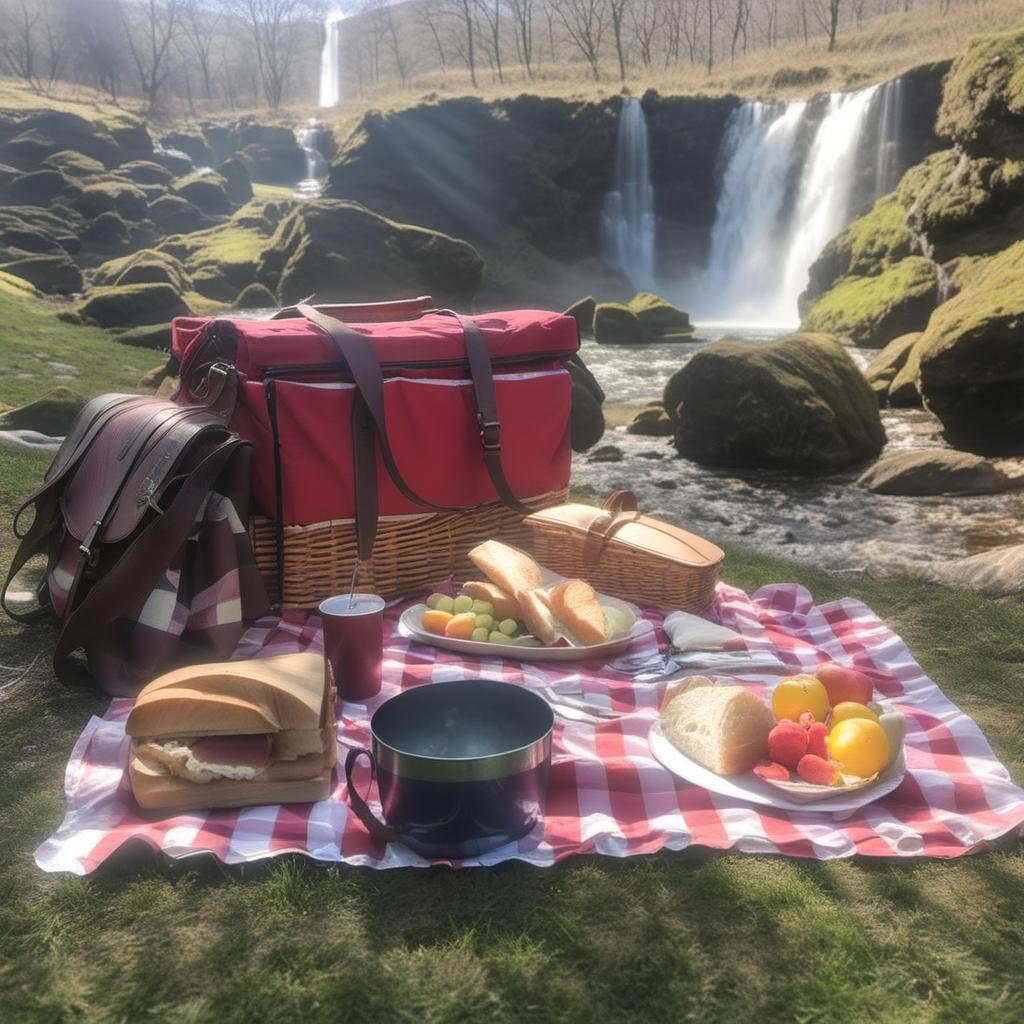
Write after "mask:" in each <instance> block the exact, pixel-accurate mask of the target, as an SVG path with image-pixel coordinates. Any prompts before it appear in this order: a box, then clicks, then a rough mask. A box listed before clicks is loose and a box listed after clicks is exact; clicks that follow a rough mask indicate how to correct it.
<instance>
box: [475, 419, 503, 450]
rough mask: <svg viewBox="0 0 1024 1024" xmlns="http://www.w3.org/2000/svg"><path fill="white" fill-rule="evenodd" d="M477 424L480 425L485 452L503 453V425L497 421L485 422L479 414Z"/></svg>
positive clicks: (481, 440)
mask: <svg viewBox="0 0 1024 1024" xmlns="http://www.w3.org/2000/svg"><path fill="white" fill-rule="evenodd" d="M477 422H478V423H479V424H480V443H481V444H482V445H483V446H484V450H485V451H489V452H497V451H501V424H500V423H499V422H498V421H497V420H485V419H484V418H483V416H481V415H479V414H477Z"/></svg>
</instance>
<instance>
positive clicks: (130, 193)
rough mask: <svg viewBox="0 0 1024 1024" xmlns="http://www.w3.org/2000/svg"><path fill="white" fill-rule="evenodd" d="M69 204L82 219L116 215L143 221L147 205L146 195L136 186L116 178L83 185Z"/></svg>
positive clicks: (125, 218) (131, 182)
mask: <svg viewBox="0 0 1024 1024" xmlns="http://www.w3.org/2000/svg"><path fill="white" fill-rule="evenodd" d="M70 202H71V206H72V207H73V208H74V209H75V210H77V211H78V212H79V213H80V214H81V215H82V216H83V217H98V216H99V215H100V214H101V213H116V214H117V215H118V216H119V217H122V218H123V219H124V220H143V219H144V218H145V217H146V213H147V210H146V208H147V205H148V200H147V198H146V193H145V192H143V191H142V189H141V188H139V186H138V185H136V184H135V183H134V182H133V181H127V180H126V179H123V178H117V177H110V178H106V179H104V180H102V181H93V182H89V183H86V184H84V185H83V186H82V189H81V192H80V193H79V194H78V195H76V196H75V197H74V198H73V199H72V200H71V201H70Z"/></svg>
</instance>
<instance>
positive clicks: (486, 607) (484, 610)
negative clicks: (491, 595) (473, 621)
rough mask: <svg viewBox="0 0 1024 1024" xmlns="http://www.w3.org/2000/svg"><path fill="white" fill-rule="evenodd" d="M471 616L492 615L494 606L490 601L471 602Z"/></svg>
mask: <svg viewBox="0 0 1024 1024" xmlns="http://www.w3.org/2000/svg"><path fill="white" fill-rule="evenodd" d="M473 614H474V615H493V614H494V605H493V604H491V602H490V601H474V602H473Z"/></svg>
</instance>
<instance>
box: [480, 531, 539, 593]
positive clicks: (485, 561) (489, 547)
mask: <svg viewBox="0 0 1024 1024" xmlns="http://www.w3.org/2000/svg"><path fill="white" fill-rule="evenodd" d="M469 558H470V561H471V562H472V563H473V564H474V565H475V566H476V567H477V568H478V569H479V570H480V571H481V572H482V573H483V574H484V575H485V576H486V577H487V578H488V579H489V580H490V581H491V582H492V583H496V584H497V585H498V586H499V587H501V589H502V590H504V591H505V593H506V594H515V595H516V597H517V598H518V596H519V592H520V591H527V590H536V589H537V588H538V587H541V586H543V585H544V577H543V576H542V575H541V571H540V566H539V565H538V564H537V563H536V562H535V561H534V560H533V559H532V558H531V557H530V556H529V555H528V554H526V553H525V552H524V551H520V550H518V549H517V548H513V547H509V546H508V544H502V543H501V541H499V540H485V541H484V542H483V544H478V545H477V546H476V547H475V548H473V550H472V551H470V553H469Z"/></svg>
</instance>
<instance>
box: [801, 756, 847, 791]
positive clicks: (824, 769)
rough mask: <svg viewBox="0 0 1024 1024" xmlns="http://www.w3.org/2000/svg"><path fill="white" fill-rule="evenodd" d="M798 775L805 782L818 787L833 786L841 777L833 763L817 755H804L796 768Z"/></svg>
mask: <svg viewBox="0 0 1024 1024" xmlns="http://www.w3.org/2000/svg"><path fill="white" fill-rule="evenodd" d="M796 773H797V775H799V776H800V778H801V779H803V780H804V782H811V783H813V784H814V785H816V786H831V785H832V784H833V783H834V782H835V781H836V779H837V778H838V776H839V769H838V768H837V767H836V766H835V765H834V764H833V763H832V762H831V761H826V760H825V758H823V757H818V755H817V754H804V756H803V757H801V758H800V763H799V764H798V765H797V768H796Z"/></svg>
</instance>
